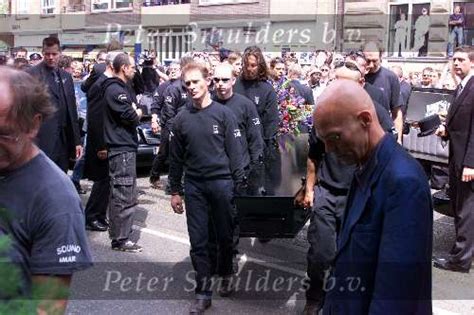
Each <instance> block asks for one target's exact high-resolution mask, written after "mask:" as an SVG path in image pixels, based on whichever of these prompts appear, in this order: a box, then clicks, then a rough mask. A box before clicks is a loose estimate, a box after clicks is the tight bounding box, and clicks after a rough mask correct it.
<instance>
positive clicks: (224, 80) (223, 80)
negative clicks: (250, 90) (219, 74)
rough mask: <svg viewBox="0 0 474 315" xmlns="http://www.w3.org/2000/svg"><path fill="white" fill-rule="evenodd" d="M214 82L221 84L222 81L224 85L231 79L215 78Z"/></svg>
mask: <svg viewBox="0 0 474 315" xmlns="http://www.w3.org/2000/svg"><path fill="white" fill-rule="evenodd" d="M212 81H214V83H219V82H220V81H222V83H227V82H229V81H230V78H213V79H212Z"/></svg>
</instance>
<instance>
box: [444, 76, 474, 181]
mask: <svg viewBox="0 0 474 315" xmlns="http://www.w3.org/2000/svg"><path fill="white" fill-rule="evenodd" d="M456 94H457V90H456V91H455V95H456ZM446 128H447V131H448V139H449V163H450V164H452V163H454V165H451V166H454V170H455V172H456V174H452V175H453V176H456V178H458V179H460V178H461V172H462V169H463V168H464V167H465V166H467V167H470V168H474V76H472V77H471V79H469V81H467V84H466V86H465V87H464V89H463V90H462V92H461V95H459V96H458V97H456V98H455V99H454V101H453V103H452V104H451V106H450V107H449V110H448V116H447V118H446ZM450 175H451V173H450Z"/></svg>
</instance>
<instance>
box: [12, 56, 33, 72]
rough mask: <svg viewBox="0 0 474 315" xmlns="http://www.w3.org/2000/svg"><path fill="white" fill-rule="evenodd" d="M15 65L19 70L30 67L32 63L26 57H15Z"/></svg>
mask: <svg viewBox="0 0 474 315" xmlns="http://www.w3.org/2000/svg"><path fill="white" fill-rule="evenodd" d="M13 67H14V68H15V69H17V70H26V69H28V68H29V67H30V64H29V62H28V60H27V59H26V58H15V60H14V62H13Z"/></svg>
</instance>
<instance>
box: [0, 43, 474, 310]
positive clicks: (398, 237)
mask: <svg viewBox="0 0 474 315" xmlns="http://www.w3.org/2000/svg"><path fill="white" fill-rule="evenodd" d="M60 47H61V45H60V42H59V40H58V39H57V38H55V37H48V38H45V39H44V41H43V50H42V55H43V56H42V58H43V59H42V60H41V62H40V63H38V64H36V65H35V66H27V65H24V67H16V66H15V65H12V67H15V68H17V69H16V70H14V69H11V68H7V67H2V69H1V70H0V71H1V72H2V77H1V79H0V85H1V86H2V91H7V93H3V94H2V95H0V208H5V209H7V210H9V211H13V213H14V216H13V219H12V220H11V222H8V223H7V224H3V223H2V224H1V225H0V227H1V232H2V233H6V234H11V235H12V238H13V240H14V241H15V242H16V243H18V244H19V246H20V248H21V249H22V250H21V254H22V255H24V257H26V258H25V259H26V260H27V261H28V262H29V265H30V266H31V267H30V269H29V270H28V271H27V275H26V276H25V277H26V278H27V279H33V281H42V279H43V280H44V278H45V277H46V278H51V279H54V280H55V281H58V282H60V283H62V284H63V285H66V286H67V285H68V284H69V283H70V279H71V275H72V274H73V272H75V271H76V270H80V269H84V268H87V267H89V266H90V265H91V263H92V261H91V257H90V252H89V247H88V241H87V236H86V233H85V230H86V229H87V230H90V231H101V232H105V231H108V232H109V237H110V239H111V249H112V250H116V251H123V252H131V253H138V252H141V251H142V250H143V248H142V247H141V246H140V245H138V244H137V243H136V242H134V241H132V239H131V234H132V225H133V220H134V213H135V210H136V206H137V204H138V201H137V185H136V181H137V174H136V153H137V147H138V139H137V132H136V127H137V125H138V124H139V122H140V120H141V119H143V118H144V117H146V116H148V117H149V119H150V121H151V127H152V130H153V132H154V133H160V135H161V143H160V148H159V153H158V155H157V156H156V158H155V161H154V162H153V166H152V170H151V172H150V183H151V185H152V186H153V187H154V188H156V189H166V191H167V192H168V193H169V194H170V195H171V201H170V203H171V207H172V209H173V211H174V212H175V213H177V214H182V213H184V212H185V214H186V220H187V225H188V233H189V238H190V243H191V249H190V257H191V261H192V264H193V267H194V269H195V271H196V276H195V280H196V290H195V293H196V299H195V301H194V303H193V304H192V305H191V308H190V314H202V313H204V312H205V310H206V309H207V308H209V307H210V306H211V301H212V287H211V283H210V279H211V278H212V277H213V276H214V275H217V276H218V278H219V279H220V281H221V282H220V286H219V288H218V294H219V295H221V296H223V297H226V296H229V295H231V294H232V290H233V289H232V287H233V280H232V279H233V276H234V273H235V270H234V263H235V260H236V259H237V256H236V255H237V253H238V235H239V232H238V231H239V222H238V213H237V209H236V208H235V205H234V202H233V198H234V197H235V196H240V195H250V196H264V195H267V196H271V195H275V183H277V182H279V181H281V180H282V179H281V174H280V173H279V172H277V171H275V170H276V169H277V168H278V167H280V166H279V164H278V160H279V154H280V153H279V144H278V141H277V140H278V138H279V137H280V136H281V135H283V134H287V133H292V134H295V135H297V134H298V133H299V132H301V130H302V129H306V130H307V131H308V132H309V134H310V136H309V154H308V159H307V174H306V182H305V185H304V187H303V189H302V190H300V191H299V193H298V194H297V195H296V197H295V203H296V204H298V205H300V206H302V207H305V208H312V209H313V210H312V215H311V221H310V225H309V229H308V241H309V243H310V249H309V252H308V269H307V274H308V287H307V290H306V300H307V302H306V306H305V309H304V312H305V314H316V313H317V312H318V311H319V310H321V309H323V311H324V312H325V313H327V314H329V313H331V312H334V311H337V310H338V309H339V312H342V313H344V314H349V313H350V314H367V313H372V312H375V313H377V312H380V313H381V312H385V311H387V312H388V310H390V312H391V313H394V314H405V313H414V314H431V259H432V257H431V252H432V224H433V221H432V220H433V219H432V213H431V212H432V205H431V195H430V189H429V183H428V179H427V178H426V176H425V174H424V173H423V170H422V168H421V167H420V165H419V164H418V163H416V161H415V160H414V159H413V158H412V157H411V156H409V154H408V153H407V152H405V150H403V148H402V147H401V146H400V144H401V142H402V129H403V122H404V115H405V113H406V108H407V105H408V104H407V103H408V98H409V94H410V89H411V87H412V86H418V85H420V86H421V87H433V86H441V87H444V88H446V87H452V88H456V91H455V98H454V101H453V105H452V106H451V108H450V110H449V111H448V114H447V118H446V121H445V122H444V123H443V124H442V125H441V126H440V127H439V129H438V130H437V134H438V135H439V136H440V137H442V138H443V139H444V140H449V141H450V170H449V174H450V175H449V176H450V184H451V187H452V189H451V196H452V206H453V209H454V213H455V214H456V216H455V225H456V243H455V245H453V248H452V250H451V252H450V255H449V256H448V257H447V258H442V259H436V261H435V266H436V267H439V268H442V269H447V270H453V271H461V272H469V269H470V265H471V262H472V258H473V257H472V255H473V246H474V237H473V233H472V230H471V229H470V227H471V226H472V220H473V216H472V211H470V210H471V209H472V206H473V198H474V197H473V196H474V194H473V192H472V187H471V186H472V182H473V179H474V170H473V168H474V161H473V158H474V154H473V152H472V150H473V148H474V144H473V143H474V142H473V141H474V134H473V128H472V127H473V126H474V109H473V108H472V104H474V100H473V97H474V89H473V87H472V85H473V84H474V83H473V82H474V79H472V74H473V70H472V65H473V63H474V52H473V51H472V48H466V47H461V48H457V49H456V50H455V52H454V56H453V62H452V65H451V68H450V72H449V73H450V74H448V72H446V74H445V75H444V76H443V74H441V75H439V74H438V73H436V71H434V70H433V69H430V68H426V69H424V70H423V72H422V75H421V78H417V77H416V76H414V75H413V76H411V75H410V74H405V73H404V71H403V69H402V68H401V67H393V68H392V69H388V68H386V67H384V66H382V56H383V51H382V49H381V48H380V46H379V45H378V44H377V43H374V42H368V43H366V44H364V45H363V47H361V49H360V50H357V51H350V52H346V53H337V52H334V53H331V52H328V51H324V50H320V51H317V52H316V53H315V56H316V58H315V62H314V64H312V65H300V64H299V62H298V60H297V59H296V58H295V56H294V55H293V54H292V53H287V54H285V55H283V56H282V57H277V58H272V59H268V58H266V57H265V55H264V53H263V52H262V51H261V50H260V48H259V47H256V46H251V47H247V48H246V49H245V50H244V51H243V53H239V52H229V51H215V52H211V53H193V54H191V55H189V56H185V57H183V58H181V60H180V61H179V62H172V63H171V64H169V65H167V66H166V67H164V66H161V65H158V63H157V61H156V56H155V55H154V54H153V53H150V54H147V55H145V56H143V58H139V59H140V62H139V63H138V64H136V63H135V59H134V58H133V57H132V56H130V55H129V54H127V53H125V52H123V51H122V50H121V47H120V45H118V44H117V43H111V44H110V45H109V46H108V48H107V49H106V50H105V51H102V52H100V53H99V54H98V56H97V62H96V63H95V64H93V65H92V66H91V67H90V68H89V69H88V71H87V72H88V73H87V76H85V75H84V73H85V71H84V67H83V65H81V64H80V63H79V62H76V61H74V60H72V59H70V58H66V57H64V56H62V55H61V49H60ZM15 60H16V59H15ZM19 69H23V70H24V71H22V70H19ZM73 80H81V81H82V86H81V88H82V90H83V91H84V92H85V93H86V96H87V101H88V111H87V117H86V122H87V133H86V139H85V142H86V143H87V145H86V146H85V149H84V148H83V146H82V142H81V139H80V132H79V125H78V119H77V111H76V99H75V94H74V87H73ZM418 80H419V81H418ZM466 117H467V118H469V117H471V118H472V119H470V120H469V119H467V120H466ZM80 157H84V173H83V174H84V178H88V179H90V180H92V181H93V182H94V183H93V186H92V191H91V194H90V197H89V199H88V201H87V204H86V206H85V210H84V208H83V206H82V205H81V201H80V199H79V198H78V195H77V193H76V191H75V190H74V185H73V184H72V182H71V181H70V180H69V179H68V177H67V176H66V173H67V171H68V165H69V161H70V160H71V159H79V158H80ZM166 172H169V176H168V181H165V180H164V179H163V176H162V175H164V173H166ZM32 174H33V175H34V176H33V178H43V181H42V182H40V181H31V180H30V179H31V175H32ZM19 188H21V191H19ZM76 189H77V187H76ZM25 196H27V197H25ZM183 198H184V200H183ZM328 271H331V272H332V275H334V277H335V280H336V281H337V282H338V283H340V284H342V283H344V281H345V278H344V277H353V276H354V275H356V277H360V278H361V279H362V281H363V283H364V291H363V292H362V291H361V292H351V290H346V291H344V292H343V290H341V291H340V292H339V290H333V291H330V292H326V291H325V289H324V283H325V280H326V278H325V277H326V275H327V272H328ZM337 288H339V286H337ZM336 291H338V292H336ZM62 302H63V303H62V304H61V303H57V305H54V306H53V307H57V308H60V309H61V308H64V301H62Z"/></svg>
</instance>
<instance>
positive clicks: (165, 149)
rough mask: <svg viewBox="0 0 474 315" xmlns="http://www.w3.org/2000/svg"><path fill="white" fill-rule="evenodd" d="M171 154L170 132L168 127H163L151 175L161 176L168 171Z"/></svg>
mask: <svg viewBox="0 0 474 315" xmlns="http://www.w3.org/2000/svg"><path fill="white" fill-rule="evenodd" d="M169 154H170V132H169V131H168V129H166V128H164V127H163V128H162V129H161V137H160V150H159V151H158V154H157V155H156V157H155V159H154V160H153V165H152V167H151V172H150V176H153V177H156V178H159V177H160V176H161V174H163V173H165V172H166V161H167V160H168V158H169Z"/></svg>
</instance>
